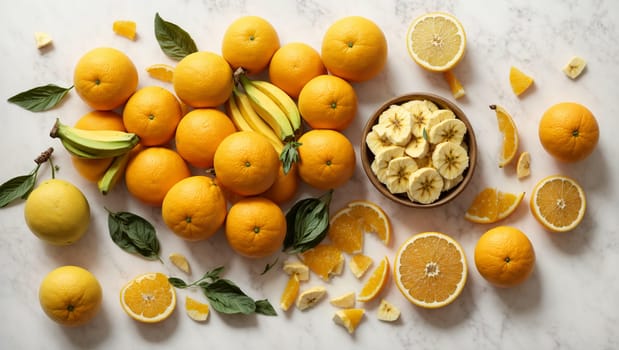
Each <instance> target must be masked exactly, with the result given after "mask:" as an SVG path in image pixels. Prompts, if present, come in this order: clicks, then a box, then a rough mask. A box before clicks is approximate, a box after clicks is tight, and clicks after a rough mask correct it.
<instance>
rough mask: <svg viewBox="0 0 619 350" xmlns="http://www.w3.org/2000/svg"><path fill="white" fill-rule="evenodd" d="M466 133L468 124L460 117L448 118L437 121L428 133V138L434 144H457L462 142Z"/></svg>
mask: <svg viewBox="0 0 619 350" xmlns="http://www.w3.org/2000/svg"><path fill="white" fill-rule="evenodd" d="M465 134H466V124H464V122H463V121H462V120H460V119H456V118H448V119H446V120H443V121H442V122H439V123H437V124H436V125H434V126H433V127H432V129H430V131H429V132H428V133H427V135H428V140H429V141H430V143H432V144H438V143H442V142H447V141H448V142H452V143H455V144H457V145H459V144H461V143H462V140H464V135H465Z"/></svg>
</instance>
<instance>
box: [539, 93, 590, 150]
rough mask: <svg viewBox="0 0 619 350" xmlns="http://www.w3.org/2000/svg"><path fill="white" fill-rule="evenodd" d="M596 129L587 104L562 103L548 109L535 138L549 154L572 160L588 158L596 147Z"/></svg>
mask: <svg viewBox="0 0 619 350" xmlns="http://www.w3.org/2000/svg"><path fill="white" fill-rule="evenodd" d="M599 137H600V130H599V127H598V123H597V120H596V119H595V116H593V113H591V111H590V110H589V109H587V107H585V106H583V105H581V104H578V103H574V102H562V103H557V104H555V105H553V106H552V107H550V108H548V109H547V110H546V112H544V115H542V119H541V120H540V122H539V140H540V141H541V143H542V146H543V147H544V149H545V150H546V152H548V153H549V154H550V155H552V156H553V157H555V158H557V159H559V160H561V161H564V162H576V161H579V160H582V159H585V158H586V157H588V156H589V155H590V154H591V153H592V152H593V150H594V149H595V147H596V146H597V143H598V139H599Z"/></svg>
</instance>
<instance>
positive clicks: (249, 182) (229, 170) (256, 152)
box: [213, 131, 280, 196]
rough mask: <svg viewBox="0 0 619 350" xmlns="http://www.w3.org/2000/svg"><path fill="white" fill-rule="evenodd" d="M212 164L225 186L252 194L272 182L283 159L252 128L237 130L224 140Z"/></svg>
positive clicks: (258, 192) (259, 191)
mask: <svg viewBox="0 0 619 350" xmlns="http://www.w3.org/2000/svg"><path fill="white" fill-rule="evenodd" d="M213 164H214V167H215V174H216V176H217V179H218V181H219V182H220V183H221V185H222V186H224V187H226V188H227V189H228V190H230V191H232V192H235V193H237V194H240V195H242V196H253V195H257V194H260V193H262V192H264V191H266V190H268V189H269V187H271V185H273V183H274V182H275V179H276V178H277V172H278V170H279V166H280V161H279V156H278V154H277V152H275V149H274V148H273V146H272V145H271V143H270V142H269V141H268V140H267V139H266V138H265V137H264V136H262V135H260V134H258V133H257V132H253V131H237V132H235V133H233V134H231V135H228V136H227V137H226V138H225V139H223V141H221V143H220V144H219V146H218V147H217V150H216V151H215V157H214V158H213Z"/></svg>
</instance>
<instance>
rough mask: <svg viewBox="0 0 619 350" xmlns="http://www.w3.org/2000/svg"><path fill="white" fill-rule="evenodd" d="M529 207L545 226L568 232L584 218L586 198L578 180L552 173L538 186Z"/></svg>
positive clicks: (556, 230) (549, 228)
mask: <svg viewBox="0 0 619 350" xmlns="http://www.w3.org/2000/svg"><path fill="white" fill-rule="evenodd" d="M530 207H531V213H533V216H534V217H535V219H537V221H539V223H540V224H542V226H544V227H545V228H546V229H548V230H549V231H553V232H567V231H571V230H573V229H575V228H576V226H578V224H580V222H581V221H582V219H583V218H584V216H585V211H586V209H587V199H586V197H585V191H584V190H583V189H582V187H581V186H580V185H579V184H578V182H576V180H574V179H572V178H569V177H567V176H563V175H551V176H548V177H546V178H544V179H542V180H540V181H539V182H538V183H537V184H536V185H535V188H534V189H533V193H531V201H530Z"/></svg>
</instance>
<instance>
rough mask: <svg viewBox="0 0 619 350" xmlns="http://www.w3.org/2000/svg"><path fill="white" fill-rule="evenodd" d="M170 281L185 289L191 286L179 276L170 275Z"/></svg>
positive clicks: (175, 285)
mask: <svg viewBox="0 0 619 350" xmlns="http://www.w3.org/2000/svg"><path fill="white" fill-rule="evenodd" d="M168 282H170V284H171V285H173V286H174V287H176V288H181V289H183V288H187V287H189V286H188V285H187V283H186V282H185V281H183V280H182V279H180V278H178V277H170V278H168Z"/></svg>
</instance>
